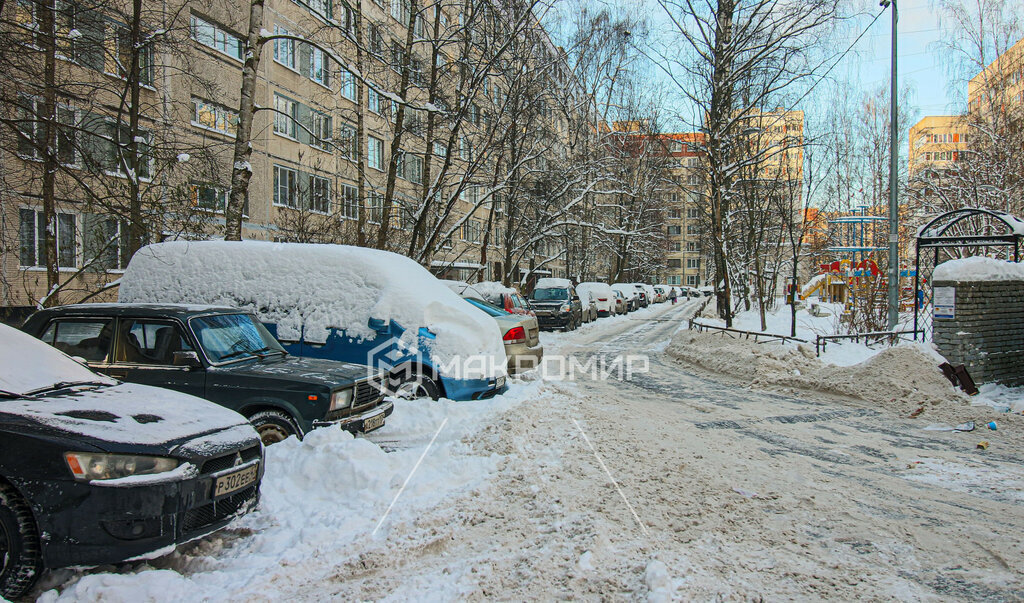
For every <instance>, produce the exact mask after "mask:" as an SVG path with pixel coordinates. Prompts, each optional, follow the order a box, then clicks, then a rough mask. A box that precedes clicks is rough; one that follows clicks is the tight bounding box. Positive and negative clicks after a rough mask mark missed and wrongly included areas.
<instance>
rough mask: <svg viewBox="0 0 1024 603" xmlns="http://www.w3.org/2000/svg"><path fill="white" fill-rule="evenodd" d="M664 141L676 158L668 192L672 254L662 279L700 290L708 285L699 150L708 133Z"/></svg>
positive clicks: (671, 136)
mask: <svg viewBox="0 0 1024 603" xmlns="http://www.w3.org/2000/svg"><path fill="white" fill-rule="evenodd" d="M660 138H661V140H662V143H663V148H664V149H665V152H667V153H668V155H669V156H670V157H671V158H672V159H673V164H672V167H671V168H670V169H669V177H670V178H671V180H672V181H673V183H674V186H672V187H670V188H669V190H668V191H667V192H666V193H665V195H666V197H667V199H666V201H667V203H666V207H667V212H668V214H667V216H666V221H665V222H666V223H665V228H666V231H667V234H668V251H667V254H666V260H667V262H666V267H665V271H664V276H663V278H662V279H661V280H662V281H663V282H664V283H666V284H669V285H687V286H689V287H699V286H701V285H703V284H704V277H703V272H702V269H703V268H704V266H703V265H702V262H703V258H702V255H701V252H702V249H703V248H702V243H703V240H702V234H703V232H704V229H703V226H702V223H701V214H700V196H701V194H702V191H703V189H704V186H705V184H704V172H703V170H702V169H701V157H702V153H701V151H700V150H699V149H700V148H701V146H702V145H703V143H704V134H702V133H699V132H679V133H673V134H662V135H661V136H660Z"/></svg>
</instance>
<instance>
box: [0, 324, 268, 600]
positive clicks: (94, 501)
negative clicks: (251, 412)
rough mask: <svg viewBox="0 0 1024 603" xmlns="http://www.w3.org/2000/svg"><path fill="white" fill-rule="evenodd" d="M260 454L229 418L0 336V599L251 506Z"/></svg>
mask: <svg viewBox="0 0 1024 603" xmlns="http://www.w3.org/2000/svg"><path fill="white" fill-rule="evenodd" d="M262 479H263V446H262V444H261V443H260V439H259V436H258V434H257V433H256V430H255V429H253V427H252V426H251V425H250V424H249V423H248V422H247V421H246V420H245V417H243V416H241V415H239V414H238V413H236V412H233V411H231V410H228V409H225V408H222V407H220V406H217V405H215V404H211V403H209V402H207V401H205V400H201V399H199V398H195V397H193V396H188V395H184V394H180V393H178V392H173V391H169V390H164V389H159V388H155V387H147V386H144V385H135V384H125V383H120V382H118V381H116V380H114V379H111V378H109V377H104V376H101V375H98V374H96V373H94V372H92V371H90V370H89V369H88V368H86V367H85V366H83V365H81V364H79V363H78V362H77V361H75V360H74V359H72V358H70V357H69V356H67V355H65V354H63V353H61V352H59V351H57V350H55V349H53V348H52V347H50V346H47V345H46V344H44V343H42V342H40V341H39V340H37V339H34V338H32V337H30V336H28V335H27V334H25V333H22V332H20V331H17V330H15V329H12V328H10V327H7V326H4V325H0V596H3V597H5V598H14V597H19V596H21V595H22V594H24V593H25V592H26V591H27V590H28V589H29V588H31V586H32V584H33V583H34V582H35V580H36V579H37V578H38V576H39V574H40V572H41V571H42V570H43V569H45V568H56V567H66V566H81V565H101V564H106V563H115V562H120V561H124V560H128V559H132V558H135V557H139V556H143V555H146V554H148V553H152V552H153V551H157V550H162V549H165V548H167V547H173V546H175V545H177V544H181V543H184V542H187V541H189V540H192V539H194V538H197V537H200V536H203V535H205V534H208V533H210V532H213V531H215V530H217V529H219V528H221V527H223V526H225V525H227V524H228V523H229V522H230V521H231V520H232V518H234V517H237V516H238V515H240V514H242V513H245V512H247V511H248V510H249V509H251V508H252V507H253V506H254V505H255V504H256V502H257V500H258V496H259V486H260V481H261V480H262Z"/></svg>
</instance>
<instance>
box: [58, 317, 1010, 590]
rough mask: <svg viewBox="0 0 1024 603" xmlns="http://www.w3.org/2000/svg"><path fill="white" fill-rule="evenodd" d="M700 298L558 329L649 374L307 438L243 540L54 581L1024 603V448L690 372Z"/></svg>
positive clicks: (160, 586) (233, 536) (249, 521)
mask: <svg viewBox="0 0 1024 603" xmlns="http://www.w3.org/2000/svg"><path fill="white" fill-rule="evenodd" d="M697 304H698V300H690V301H687V302H685V303H683V304H680V305H677V306H671V305H667V304H661V305H659V306H657V307H652V308H649V309H646V310H643V311H640V312H638V313H636V314H631V315H629V316H625V317H616V318H612V319H603V320H600V321H598V322H597V323H593V324H591V325H586V326H584V327H583V328H581V329H579V330H577V331H575V332H572V333H554V334H545V335H546V337H545V341H544V343H545V348H546V352H547V354H548V355H554V354H559V353H560V354H571V355H574V356H575V357H576V358H578V359H579V360H580V361H581V362H584V363H585V362H586V361H587V360H590V359H593V358H595V357H601V358H611V357H615V356H618V355H622V356H626V355H630V354H644V355H647V356H648V357H649V362H650V364H649V366H650V372H649V373H647V374H643V375H634V376H633V379H632V380H630V381H622V380H617V379H610V380H591V379H578V380H576V381H574V382H570V381H545V382H538V381H532V382H527V383H523V382H520V383H517V384H515V385H514V386H513V389H512V391H511V392H510V393H509V394H507V395H506V396H503V397H501V398H506V400H502V399H501V398H499V399H497V400H495V401H493V402H488V403H474V404H468V405H467V403H447V404H440V403H434V404H432V405H429V406H420V407H417V408H415V409H409V407H404V408H400V409H399V410H398V411H396V413H395V415H393V417H392V419H393V420H392V419H389V425H388V427H387V428H386V429H383V430H381V432H380V433H379V434H375V435H374V437H373V438H372V439H374V440H376V441H378V442H379V443H381V444H382V445H384V446H385V447H386V448H387V449H389V450H392V449H393V450H396V452H393V453H390V454H385V453H383V452H381V450H380V449H379V448H377V447H375V446H372V445H371V444H370V443H369V442H366V441H365V440H351V438H348V439H345V437H347V436H345V437H342V436H340V435H336V434H324V435H323V436H317V437H309V438H307V440H306V442H303V443H301V444H299V443H297V442H292V441H290V442H286V443H285V444H281V445H279V446H280V448H276V449H271V451H270V452H271V453H273V454H271V455H270V457H269V458H268V479H267V480H266V481H265V482H264V487H263V492H264V502H263V508H262V509H261V511H260V513H257V514H254V516H253V517H252V518H246V520H245V521H244V522H243V523H242V525H241V526H240V527H238V528H236V529H235V530H233V531H231V532H229V533H228V534H226V535H225V536H224V537H223V538H213V539H211V540H209V541H207V542H203V543H199V544H197V545H194V546H193V547H192V548H191V549H190V548H188V547H186V548H185V549H184V550H183V551H179V552H178V553H176V554H174V555H172V556H169V557H166V558H164V559H162V560H159V561H157V562H155V563H154V564H153V565H154V566H155V567H156V568H163V569H153V568H151V567H148V566H147V567H134V568H128V569H121V570H119V571H117V572H113V573H102V572H99V573H96V572H92V573H90V574H89V575H85V576H82V575H75V576H71V577H68V576H64V575H60V574H58V575H56V576H55V577H54V578H52V579H51V580H50V586H51V587H56V588H57V589H58V590H60V591H61V592H60V593H59V596H60V598H67V599H102V600H105V601H115V600H125V601H137V600H143V599H145V598H147V597H150V598H152V599H153V600H171V599H175V598H178V599H183V600H192V599H196V598H198V597H206V598H209V599H212V600H221V599H235V600H268V601H269V600H280V599H282V598H288V599H291V600H309V601H313V600H324V599H330V598H338V599H345V600H352V599H359V600H368V599H390V600H396V601H397V600H410V599H413V600H450V599H457V598H459V599H461V598H469V599H485V598H498V599H503V600H524V599H545V600H546V599H552V598H584V599H598V598H600V599H643V598H649V599H655V600H660V599H665V598H671V597H674V598H682V599H709V598H744V599H746V598H754V599H756V598H759V597H763V598H770V599H780V598H798V599H817V598H828V599H840V600H853V599H882V598H899V599H909V600H919V599H929V600H933V599H940V600H942V599H971V600H975V599H993V600H1020V599H1024V585H1022V583H1021V576H1022V574H1024V547H1022V542H1021V536H1020V535H1021V534H1022V533H1024V513H1022V505H1024V469H1022V467H1024V464H1022V461H1024V455H1022V454H1021V452H1020V449H1019V448H1017V449H1016V452H1010V451H1009V450H1014V449H1013V448H1010V447H1008V446H1000V447H998V450H988V451H979V450H975V449H974V446H975V444H976V443H977V441H978V440H980V439H983V438H985V437H990V438H992V437H994V436H995V435H996V434H993V435H991V436H986V434H984V433H981V432H974V433H970V434H959V433H948V432H936V431H926V430H923V429H922V424H921V423H916V422H913V421H909V420H906V419H900V418H896V417H895V416H892V415H890V414H888V413H887V412H886V411H883V410H878V409H874V408H870V407H868V406H867V405H865V404H864V403H863V402H852V401H847V400H843V399H838V398H835V399H830V398H826V397H824V396H817V395H811V394H792V395H782V394H778V393H771V392H764V391H757V390H751V389H748V388H747V386H746V385H745V384H743V383H738V382H734V381H731V380H730V379H728V378H726V377H721V376H715V375H709V374H705V373H700V372H697V371H695V370H693V369H690V368H688V367H686V366H683V365H681V364H679V363H678V362H677V361H675V360H673V359H672V358H670V357H668V356H666V355H665V354H664V353H663V350H664V349H665V347H666V345H667V342H668V340H669V339H670V338H671V336H672V334H673V333H674V332H675V331H676V330H677V329H679V328H680V327H681V326H682V325H683V324H684V322H685V318H686V317H688V316H689V315H690V314H692V312H693V311H694V310H695V308H696V306H697ZM406 411H408V412H406ZM998 435H999V436H1000V437H1002V436H1003V434H1002V432H1000V434H998ZM433 437H437V440H436V442H435V444H434V445H433V446H429V447H428V446H427V444H428V442H430V441H431V440H432V438H433ZM418 459H419V460H418ZM413 469H415V471H413ZM406 485H407V486H408V487H407V488H406ZM357 488H358V489H357ZM396 493H397V494H398V495H400V496H398V498H394V496H395V495H396ZM390 503H393V508H392V507H391V506H390ZM60 580H66V581H67V582H66V583H65V584H63V585H61V584H60ZM57 596H58V593H57V591H50V592H48V593H45V594H44V598H48V599H53V598H57Z"/></svg>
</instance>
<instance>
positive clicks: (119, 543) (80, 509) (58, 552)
mask: <svg viewBox="0 0 1024 603" xmlns="http://www.w3.org/2000/svg"><path fill="white" fill-rule="evenodd" d="M253 465H256V466H257V475H256V481H255V482H253V483H251V484H248V485H246V486H245V487H244V488H241V489H239V490H236V491H234V492H229V493H227V494H225V495H223V496H219V497H214V496H213V492H214V486H215V483H216V480H217V479H218V478H219V477H223V476H225V475H230V474H233V473H235V472H236V471H243V470H245V469H247V468H249V467H251V466H253ZM262 480H263V461H262V458H260V459H256V460H251V461H248V462H246V463H243V464H241V465H238V466H232V467H229V468H227V469H224V470H222V471H217V472H215V473H211V474H208V475H200V476H198V477H192V478H187V479H182V480H177V481H169V482H164V483H156V484H150V485H143V486H131V487H116V486H97V485H93V484H90V483H83V482H76V481H59V482H55V481H54V482H45V483H32V484H26V485H25V488H24V490H25V492H26V494H28V498H29V499H30V500H32V501H33V512H34V514H35V517H36V522H37V523H38V527H39V532H40V533H41V534H44V541H43V563H44V565H45V566H46V567H48V568H56V567H67V566H74V565H84V566H91V565H103V564H107V563H117V562H121V561H125V560H128V559H133V558H138V557H145V556H148V555H151V554H155V553H156V552H162V551H164V550H166V552H170V550H171V549H172V548H173V547H175V546H177V545H180V544H184V543H186V542H189V541H190V540H195V539H196V538H201V537H203V536H206V535H207V534H210V533H211V532H215V531H217V530H219V529H220V528H223V527H224V526H226V525H227V524H229V523H230V522H231V521H232V520H233V519H234V518H235V517H237V516H239V515H242V514H245V513H247V512H248V511H250V510H251V509H253V508H254V507H255V506H256V504H257V503H258V501H259V487H260V483H261V482H262Z"/></svg>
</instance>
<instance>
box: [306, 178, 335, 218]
mask: <svg viewBox="0 0 1024 603" xmlns="http://www.w3.org/2000/svg"><path fill="white" fill-rule="evenodd" d="M318 188H319V189H321V190H320V191H318V190H317V189H318ZM318 199H319V200H320V201H321V203H320V205H322V206H321V207H317V205H318V203H317V200H318ZM309 211H311V212H313V213H316V214H324V215H327V214H330V213H331V179H330V178H325V177H324V176H317V175H316V174H310V175H309Z"/></svg>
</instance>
